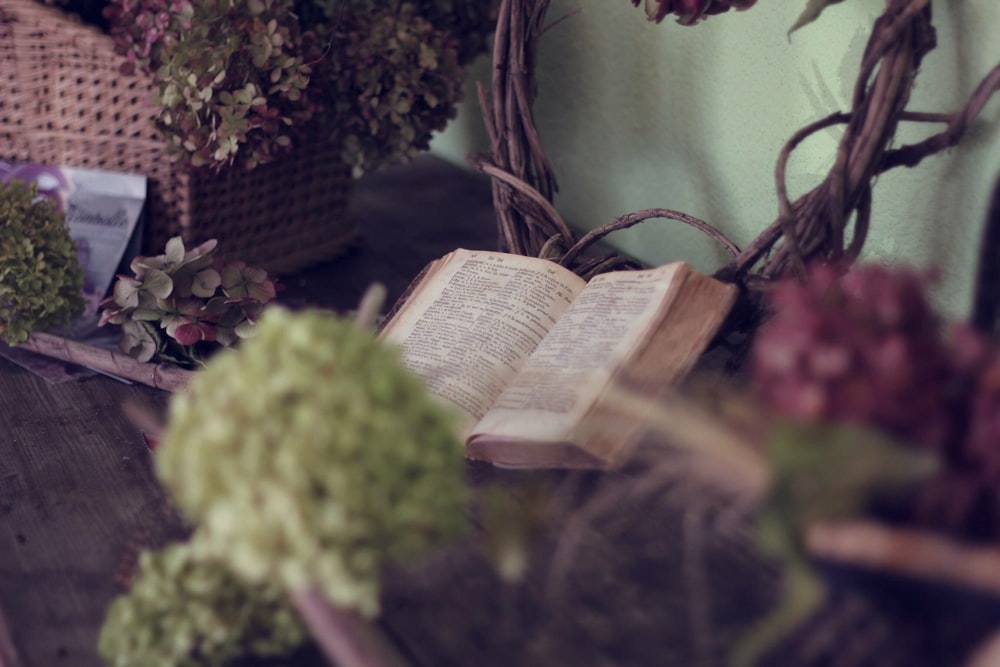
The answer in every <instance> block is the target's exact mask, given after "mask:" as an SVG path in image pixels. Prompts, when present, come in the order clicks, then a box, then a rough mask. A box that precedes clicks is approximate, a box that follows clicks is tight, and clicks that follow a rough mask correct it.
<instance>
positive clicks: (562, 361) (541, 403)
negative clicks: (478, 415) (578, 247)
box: [473, 263, 683, 442]
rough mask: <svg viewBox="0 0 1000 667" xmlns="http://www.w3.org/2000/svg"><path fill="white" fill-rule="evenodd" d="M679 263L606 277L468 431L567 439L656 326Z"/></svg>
mask: <svg viewBox="0 0 1000 667" xmlns="http://www.w3.org/2000/svg"><path fill="white" fill-rule="evenodd" d="M681 266H683V264H681V263H675V264H669V265H666V266H662V267H659V268H656V269H650V270H647V271H623V272H617V273H610V274H603V275H600V276H597V277H596V278H594V279H593V280H591V281H590V284H589V285H588V286H587V288H586V289H585V290H584V291H583V292H581V293H580V296H579V297H577V299H576V301H575V302H574V303H573V305H572V306H571V307H570V309H569V310H568V311H567V312H566V313H565V315H563V317H562V318H561V319H560V320H559V323H558V324H557V325H556V326H555V327H553V329H552V331H550V332H549V335H548V337H547V338H546V339H545V340H544V341H542V343H541V344H540V345H539V346H538V348H537V349H536V350H535V352H534V353H533V354H532V356H531V357H530V359H529V360H528V362H527V363H526V364H525V367H524V368H523V369H522V371H521V373H520V374H519V375H518V376H517V378H515V380H514V381H513V382H512V383H511V384H510V385H508V386H507V388H506V389H505V390H504V392H503V393H502V394H501V395H500V397H499V398H498V399H497V401H496V403H495V404H494V407H493V409H492V410H491V411H490V412H489V413H488V414H487V415H486V416H485V417H484V419H483V420H482V421H481V422H480V423H479V425H478V426H477V427H476V429H475V433H474V434H473V438H475V437H476V436H477V435H480V434H482V435H489V436H498V437H504V438H523V439H528V440H537V441H545V442H556V441H561V440H565V439H566V438H567V437H569V434H570V432H571V431H572V429H573V427H574V426H575V425H576V423H577V421H578V420H579V419H580V418H581V417H582V416H583V414H584V413H585V412H586V411H587V409H588V408H589V407H590V406H591V404H592V403H593V402H594V401H595V400H596V398H597V397H598V395H599V394H600V392H601V390H602V389H603V386H604V384H605V383H606V382H607V381H608V380H609V379H610V378H611V376H612V375H613V374H614V372H615V370H616V368H617V367H618V365H619V364H620V363H621V362H622V360H624V359H625V358H626V357H627V356H628V355H629V353H630V352H632V351H634V350H635V349H636V348H637V347H638V346H639V345H640V344H641V342H642V341H643V340H645V339H646V338H647V337H648V335H649V333H650V331H651V330H652V328H653V327H654V326H655V325H656V324H657V323H658V317H657V314H658V313H659V312H660V311H661V309H662V307H663V305H664V300H665V299H666V297H667V294H668V292H669V291H670V288H671V286H672V284H673V280H674V278H675V277H676V276H677V274H678V272H679V269H680V267H681Z"/></svg>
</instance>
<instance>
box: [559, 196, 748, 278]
mask: <svg viewBox="0 0 1000 667" xmlns="http://www.w3.org/2000/svg"><path fill="white" fill-rule="evenodd" d="M653 218H664V219H667V220H676V221H678V222H683V223H684V224H686V225H690V226H691V227H694V228H695V229H697V230H699V231H701V232H703V233H704V234H706V235H707V236H709V237H710V238H711V239H712V240H714V241H715V242H716V243H718V244H719V245H720V246H722V248H723V249H724V250H725V251H726V252H728V253H729V255H730V257H736V256H737V255H739V252H740V249H739V248H738V247H737V246H736V244H735V243H733V242H732V241H730V240H729V239H728V238H727V237H726V235H725V234H723V233H722V232H720V231H719V230H718V229H716V228H715V227H713V226H712V225H710V224H709V223H707V222H705V221H704V220H700V219H698V218H696V217H694V216H692V215H688V214H686V213H681V212H680V211H674V210H672V209H669V208H649V209H645V210H642V211H636V212H635V213H629V214H626V215H623V216H621V217H620V218H617V219H616V220H614V221H612V222H610V223H608V224H606V225H603V226H601V227H598V228H597V229H594V230H592V231H590V232H588V233H587V234H585V235H584V236H583V238H581V239H580V240H579V241H577V242H576V244H574V245H573V247H572V248H570V249H569V250H568V251H567V252H566V254H565V255H563V257H562V259H561V260H560V264H562V265H563V266H570V265H571V264H572V263H573V262H574V261H575V260H576V258H577V257H578V256H579V255H580V253H582V252H584V251H585V250H586V249H587V248H589V247H590V246H591V245H593V244H594V243H596V242H597V241H599V240H601V239H602V238H604V237H605V236H607V235H608V234H610V233H611V232H616V231H619V230H622V229H628V228H629V227H632V226H634V225H637V224H639V223H640V222H644V221H646V220H650V219H653Z"/></svg>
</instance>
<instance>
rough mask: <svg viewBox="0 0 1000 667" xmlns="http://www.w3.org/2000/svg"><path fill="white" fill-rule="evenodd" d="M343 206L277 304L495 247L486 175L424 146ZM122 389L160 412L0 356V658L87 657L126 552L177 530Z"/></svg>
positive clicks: (355, 288) (148, 393)
mask: <svg viewBox="0 0 1000 667" xmlns="http://www.w3.org/2000/svg"><path fill="white" fill-rule="evenodd" d="M352 215H353V216H354V217H355V218H356V219H357V220H358V221H359V223H360V225H361V228H362V239H361V241H360V243H359V245H358V247H356V248H355V249H353V250H352V251H351V252H350V253H349V254H348V255H346V256H344V257H342V258H340V259H338V260H336V261H334V262H331V263H330V264H328V265H324V266H321V267H317V268H315V269H313V270H310V271H305V272H303V273H301V274H300V275H297V276H291V277H285V278H284V279H283V282H284V284H285V285H286V287H287V289H286V291H284V292H283V293H282V294H281V295H280V298H281V300H282V301H283V302H285V303H286V304H288V305H289V306H292V307H305V306H309V305H321V306H325V307H332V308H336V309H342V310H343V309H349V308H353V307H354V306H355V305H356V304H357V301H358V299H359V297H360V295H361V294H362V293H363V291H364V289H365V287H367V286H368V285H369V284H370V283H371V282H373V281H380V282H382V283H384V284H385V285H386V287H387V289H388V292H389V299H390V300H392V299H395V298H396V297H398V295H399V294H400V293H401V292H402V291H403V290H404V289H405V287H406V286H407V284H408V282H409V280H410V279H411V278H412V277H413V276H414V275H416V274H417V273H418V272H419V270H420V269H421V268H423V266H424V265H425V264H426V263H427V262H428V261H430V260H432V259H434V258H436V257H438V256H440V255H442V254H444V253H445V252H447V251H449V250H453V249H454V248H456V247H468V248H491V247H493V245H494V238H495V227H494V222H493V218H492V212H491V200H490V192H489V185H488V183H487V182H486V181H485V180H484V179H482V178H481V177H478V176H475V175H472V174H469V173H466V172H464V171H461V170H459V169H457V168H455V167H453V166H451V165H448V164H445V163H443V162H441V161H439V160H437V159H435V158H431V157H423V158H420V159H418V160H417V161H415V162H414V163H412V164H411V165H408V166H405V167H398V168H393V169H389V170H386V171H383V172H381V173H378V174H374V175H371V176H369V177H366V178H365V179H363V180H362V181H361V183H360V184H359V187H358V190H357V192H356V194H355V197H354V201H353V203H352ZM126 400H133V401H138V402H140V403H143V404H145V405H148V406H151V407H153V408H156V409H163V408H164V406H165V404H166V402H167V394H165V393H163V392H160V391H157V390H155V389H148V388H145V387H140V386H127V385H125V384H122V383H119V382H116V381H115V380H112V379H109V378H105V377H101V376H97V377H91V378H88V379H86V380H83V381H78V382H72V383H65V384H60V385H51V384H48V383H47V382H45V381H44V380H41V379H38V378H36V377H34V376H32V375H31V374H29V373H28V372H26V371H24V370H22V369H21V368H19V367H17V366H15V365H14V364H12V363H10V362H8V361H6V360H3V359H0V667H20V665H18V663H17V662H15V661H16V660H18V659H19V660H20V663H21V665H23V667H58V666H59V665H67V666H69V667H91V666H94V667H96V666H98V665H100V664H101V662H100V660H99V658H98V656H97V653H96V639H97V633H98V631H99V629H100V625H101V622H102V620H103V615H104V610H105V608H106V606H107V604H108V602H109V601H110V599H111V598H112V597H113V596H114V595H116V594H117V593H118V592H120V591H121V590H122V589H121V579H122V577H123V576H124V573H126V572H127V571H128V570H129V566H130V564H131V562H132V561H133V560H134V558H135V554H136V551H137V549H139V548H141V547H155V546H159V545H161V544H162V543H164V542H165V541H167V540H169V539H171V538H176V537H178V536H182V535H183V534H184V531H185V527H184V525H183V523H182V521H181V519H180V518H179V517H178V516H177V514H176V513H175V512H174V511H172V509H171V508H170V507H169V503H168V502H167V500H166V498H165V496H164V494H163V493H162V492H161V490H160V489H159V487H158V486H157V484H156V481H155V478H154V476H153V473H152V470H151V459H150V454H149V451H148V449H147V447H146V444H145V441H144V440H143V437H142V434H141V433H140V431H139V429H138V428H136V427H135V426H133V425H132V424H131V423H129V422H128V421H127V420H126V419H125V418H124V416H123V415H122V412H121V405H122V403H123V402H124V401H126ZM4 620H6V623H4ZM5 624H6V626H8V627H7V628H6V629H5V628H4V625H5ZM5 630H9V635H10V638H11V639H12V643H13V646H14V649H15V650H16V654H17V655H16V656H10V655H8V652H7V650H6V644H5V634H6V632H5Z"/></svg>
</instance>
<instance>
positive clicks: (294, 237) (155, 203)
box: [0, 0, 357, 273]
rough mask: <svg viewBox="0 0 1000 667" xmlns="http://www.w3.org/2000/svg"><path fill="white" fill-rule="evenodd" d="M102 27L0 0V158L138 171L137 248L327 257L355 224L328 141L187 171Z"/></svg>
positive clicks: (265, 259) (266, 261)
mask: <svg viewBox="0 0 1000 667" xmlns="http://www.w3.org/2000/svg"><path fill="white" fill-rule="evenodd" d="M121 62H122V60H121V58H120V57H119V56H117V55H116V54H115V53H114V51H113V46H112V41H111V38H110V37H109V36H107V35H106V34H104V33H102V32H101V31H100V30H99V29H97V28H93V27H91V26H87V25H84V24H82V23H80V22H79V21H77V20H76V19H75V18H74V17H71V16H68V15H65V14H63V13H62V12H60V11H59V10H56V9H53V8H50V7H45V6H42V5H40V4H38V3H36V2H35V1H34V0H2V2H0V159H3V160H9V161H18V162H36V163H42V164H50V165H58V166H71V167H86V168H93V169H106V170H110V171H123V172H129V173H137V174H144V175H145V176H147V177H148V178H149V190H148V195H147V202H148V203H147V208H146V234H145V237H144V244H143V249H144V252H146V253H153V254H155V253H159V252H162V248H163V246H164V244H165V243H166V241H167V239H169V238H170V237H171V236H175V235H178V234H179V235H181V236H182V237H183V238H184V239H185V241H187V242H189V243H195V242H199V241H202V240H205V239H208V238H216V239H218V240H219V242H220V246H219V254H220V255H221V256H223V257H224V258H227V259H241V260H244V261H246V262H247V263H248V264H251V265H254V266H261V267H263V268H266V269H268V270H270V271H272V272H276V273H287V272H292V271H295V270H297V269H300V268H303V267H305V266H308V265H310V264H315V263H318V262H321V261H324V260H328V259H331V258H333V257H335V256H336V255H338V254H340V253H341V252H343V251H344V250H345V249H346V248H347V247H348V246H349V245H350V244H351V242H352V241H353V240H354V238H355V236H356V234H357V228H356V225H354V224H353V223H351V222H350V221H349V219H348V216H347V203H348V198H349V196H350V191H351V185H352V178H351V173H350V169H349V167H348V166H346V165H345V164H343V163H342V162H341V161H340V160H339V158H338V157H337V151H336V149H335V147H334V146H333V145H332V144H330V143H329V142H324V141H313V142H308V141H306V142H303V144H305V145H303V146H299V147H297V148H296V149H295V150H294V151H291V152H290V153H289V154H287V155H284V156H282V157H280V158H278V159H277V160H276V161H274V162H272V163H269V164H266V165H263V166H260V167H258V168H256V169H253V170H249V171H248V170H243V169H235V168H234V169H223V170H221V171H219V172H208V171H191V170H189V169H188V168H186V167H185V166H184V165H182V164H181V163H179V162H175V161H173V160H172V159H171V158H170V157H169V156H168V155H166V154H165V152H164V148H165V146H166V144H165V141H164V140H163V139H162V138H161V137H160V136H159V135H158V132H157V130H156V128H155V127H154V124H153V117H154V108H153V107H152V105H151V103H150V95H151V93H152V89H153V85H152V80H151V79H150V78H148V77H142V76H126V75H123V74H122V73H121V71H120V65H121Z"/></svg>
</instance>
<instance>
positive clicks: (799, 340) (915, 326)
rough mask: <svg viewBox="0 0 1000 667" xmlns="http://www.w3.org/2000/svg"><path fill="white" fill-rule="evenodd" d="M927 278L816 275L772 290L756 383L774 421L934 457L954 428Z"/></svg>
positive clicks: (876, 271)
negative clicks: (849, 432) (846, 429)
mask: <svg viewBox="0 0 1000 667" xmlns="http://www.w3.org/2000/svg"><path fill="white" fill-rule="evenodd" d="M926 283H927V277H926V276H923V275H921V274H918V273H917V272H915V271H913V270H910V269H904V268H899V269H893V268H889V267H886V266H879V265H868V266H859V267H856V268H854V269H852V270H851V271H849V272H847V273H846V274H841V272H839V271H838V270H836V269H835V268H834V267H832V266H829V265H819V266H815V267H813V268H812V269H811V270H810V272H809V277H808V280H807V281H806V282H805V283H800V282H797V281H793V280H789V281H784V282H782V283H780V284H778V285H777V286H776V287H775V289H774V292H773V294H771V296H770V299H769V304H770V306H771V309H772V311H773V316H772V318H771V319H770V320H769V321H768V322H767V323H766V324H765V325H764V326H763V327H761V330H760V331H759V333H758V336H757V339H756V341H755V343H754V348H753V360H752V364H753V365H752V375H753V382H754V386H755V388H756V391H757V393H758V394H759V396H760V397H761V398H762V400H763V401H764V402H765V403H766V404H767V405H769V406H770V407H771V408H772V409H774V410H775V411H776V412H778V413H780V414H783V415H786V416H790V417H794V418H797V419H804V420H810V421H819V420H826V421H846V422H852V423H859V424H865V425H869V426H873V427H877V428H879V429H881V430H883V431H885V432H887V433H890V434H892V435H894V436H897V437H901V438H904V439H906V440H910V441H913V442H916V443H920V444H923V445H926V446H931V447H935V448H940V447H943V446H944V443H945V442H946V440H947V439H948V436H949V434H950V432H951V428H952V416H953V410H952V403H953V401H952V399H953V396H952V382H951V379H952V373H953V360H952V357H951V352H950V350H949V349H948V346H947V344H946V342H945V339H944V335H943V323H942V320H941V319H940V318H939V317H938V316H937V315H936V313H935V312H934V311H933V310H932V308H931V306H930V303H929V302H928V299H927V295H926Z"/></svg>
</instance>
